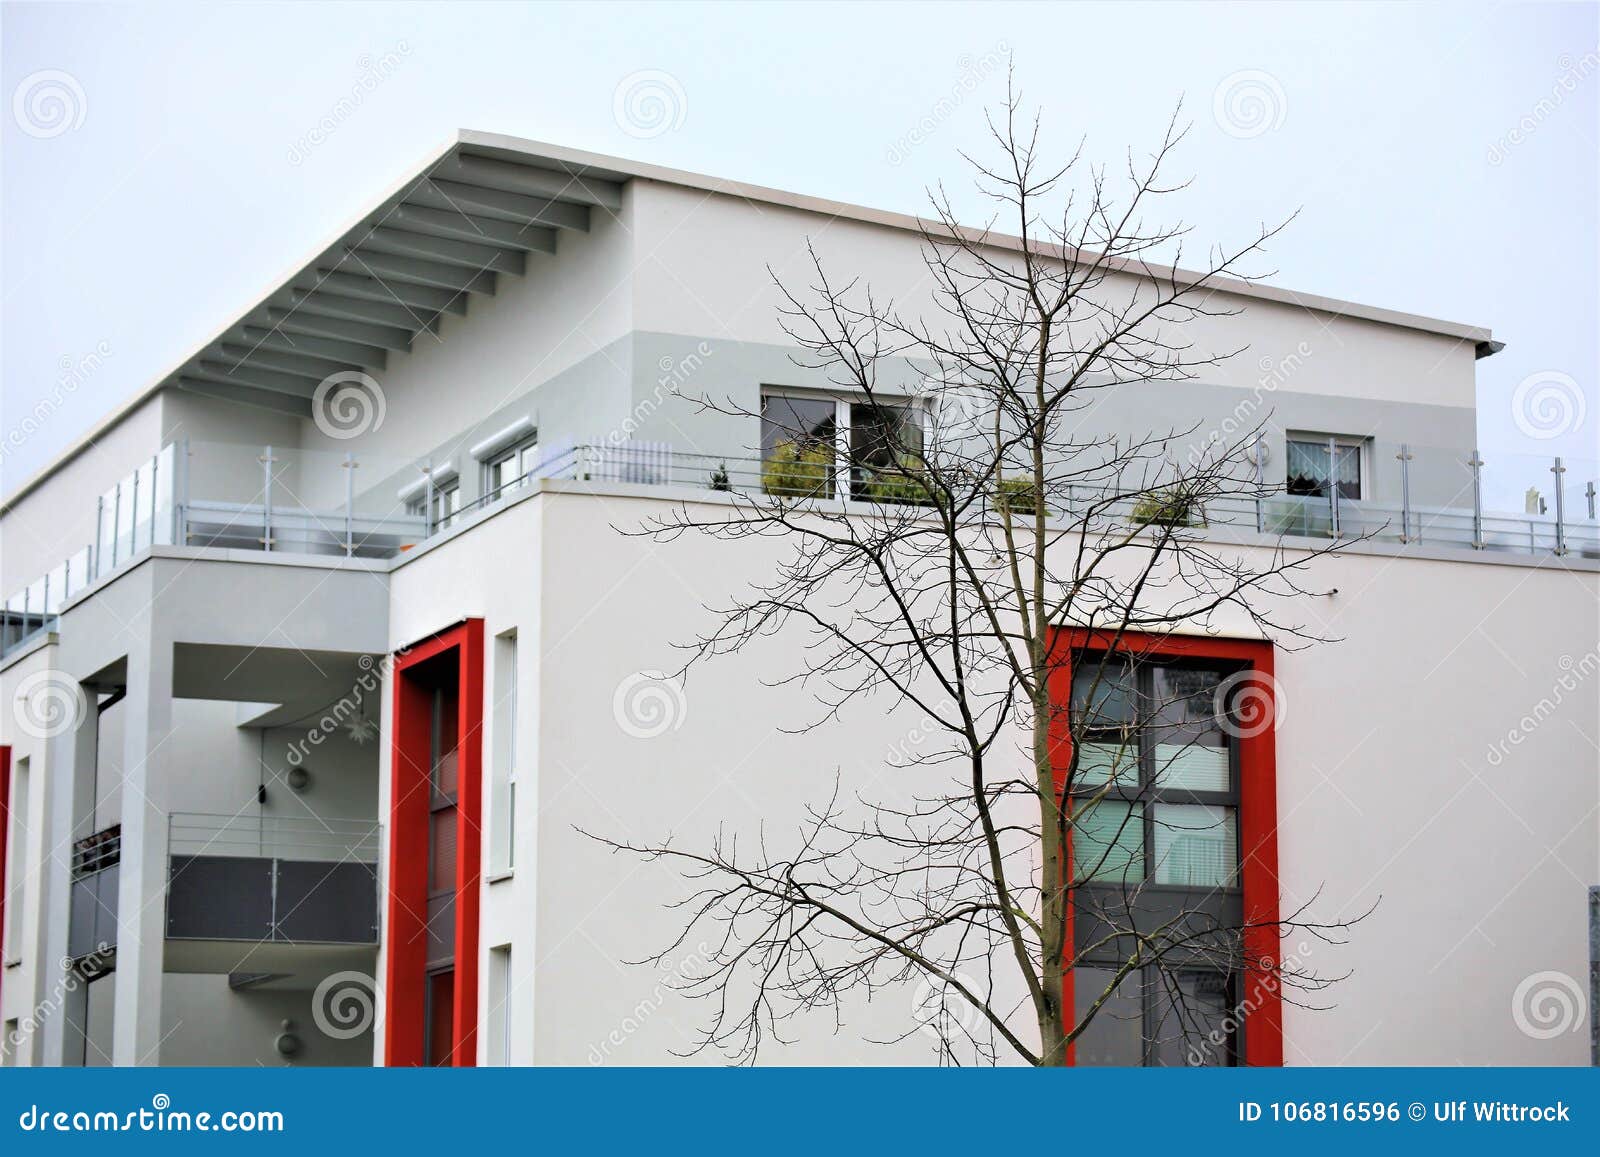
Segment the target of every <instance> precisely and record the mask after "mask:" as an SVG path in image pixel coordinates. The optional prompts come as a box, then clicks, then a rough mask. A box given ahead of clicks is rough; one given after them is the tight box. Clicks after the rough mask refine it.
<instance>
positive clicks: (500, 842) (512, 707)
mask: <svg viewBox="0 0 1600 1157" xmlns="http://www.w3.org/2000/svg"><path fill="white" fill-rule="evenodd" d="M491 694H492V695H493V702H494V714H493V715H492V717H491V718H492V719H493V726H494V735H493V739H494V764H493V767H492V769H491V775H492V776H493V779H492V780H491V785H492V786H491V791H492V798H491V800H490V812H489V815H490V821H491V824H492V831H491V833H490V845H489V869H490V871H491V872H494V873H504V872H509V871H510V870H511V869H512V867H513V866H514V865H515V863H516V855H517V832H516V813H517V633H516V632H515V631H507V632H506V633H505V634H503V635H498V636H496V637H495V641H494V686H493V688H492V689H491Z"/></svg>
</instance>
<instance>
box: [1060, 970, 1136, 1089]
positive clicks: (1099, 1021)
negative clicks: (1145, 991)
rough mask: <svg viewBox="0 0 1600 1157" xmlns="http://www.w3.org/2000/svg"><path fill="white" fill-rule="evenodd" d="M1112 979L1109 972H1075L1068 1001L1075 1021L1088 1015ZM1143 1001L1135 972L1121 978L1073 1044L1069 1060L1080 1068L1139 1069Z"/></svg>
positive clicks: (1113, 973) (1112, 974)
mask: <svg viewBox="0 0 1600 1157" xmlns="http://www.w3.org/2000/svg"><path fill="white" fill-rule="evenodd" d="M1115 975H1116V972H1115V970H1113V969H1110V968H1083V967H1079V968H1075V969H1073V973H1072V1000H1073V1004H1074V1005H1075V1006H1076V1012H1077V1017H1078V1021H1079V1022H1081V1021H1082V1020H1083V1018H1084V1017H1085V1016H1087V1015H1088V1014H1089V1009H1090V1008H1092V1007H1093V1006H1094V1002H1095V1001H1097V1000H1099V999H1100V997H1101V995H1102V994H1103V993H1104V992H1105V991H1106V987H1107V986H1108V985H1109V984H1110V983H1111V978H1112V977H1113V976H1115ZM1143 1008H1144V1000H1143V996H1142V994H1141V992H1140V978H1139V974H1138V973H1137V972H1133V973H1130V974H1129V975H1127V976H1125V977H1123V978H1122V983H1120V984H1118V985H1117V987H1116V990H1115V991H1114V992H1112V994H1111V995H1110V996H1109V997H1107V998H1106V1001H1105V1003H1104V1004H1102V1005H1101V1006H1100V1010H1099V1011H1098V1012H1096V1013H1095V1014H1094V1019H1093V1020H1091V1021H1090V1022H1089V1027H1088V1028H1086V1029H1084V1030H1083V1033H1082V1035H1080V1036H1079V1037H1078V1039H1077V1040H1076V1041H1074V1042H1073V1050H1072V1051H1073V1060H1074V1062H1075V1063H1076V1064H1080V1065H1141V1064H1143V1063H1144V1044H1143V1041H1144V1011H1143Z"/></svg>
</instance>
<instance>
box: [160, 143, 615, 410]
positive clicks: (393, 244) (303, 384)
mask: <svg viewBox="0 0 1600 1157" xmlns="http://www.w3.org/2000/svg"><path fill="white" fill-rule="evenodd" d="M626 179H627V174H625V173H621V172H616V171H612V170H606V169H601V168H598V167H596V166H593V165H587V164H581V163H574V162H571V161H562V160H557V159H555V158H547V157H538V156H531V155H529V154H528V153H526V152H521V151H518V150H514V149H507V148H499V147H495V146H493V145H491V144H485V143H473V142H471V141H468V140H466V139H457V140H456V141H453V142H452V143H451V145H450V146H449V147H448V148H446V149H445V150H444V151H443V152H442V153H440V154H439V155H438V156H436V157H435V158H434V159H433V160H431V161H430V162H429V163H427V164H426V165H424V166H423V167H422V169H421V170H420V171H419V172H418V173H416V174H415V175H413V176H411V177H409V178H407V179H406V180H405V181H404V182H403V183H402V184H401V185H400V186H399V187H398V188H397V189H395V190H394V191H392V192H391V193H390V194H389V195H388V196H387V197H385V198H384V199H383V200H382V201H381V202H380V203H379V204H378V205H377V206H376V207H375V208H373V209H372V211H371V212H369V213H367V214H366V215H365V216H363V217H362V218H361V219H360V220H359V221H357V222H356V223H355V224H354V225H352V226H351V227H350V228H348V229H346V230H345V231H344V232H343V233H341V234H340V235H339V236H338V237H337V238H336V239H334V240H333V241H332V242H331V243H330V244H327V245H326V246H324V247H323V248H321V249H320V250H318V251H317V252H316V254H315V256H313V257H312V258H311V259H310V260H309V261H307V262H305V264H304V265H302V266H301V267H300V268H299V269H298V270H297V271H296V272H294V273H293V274H291V275H290V276H289V277H288V279H287V280H285V281H283V282H282V283H281V284H280V285H279V286H278V288H277V289H276V290H274V291H272V292H270V293H268V294H267V296H265V297H264V298H262V299H261V300H260V301H258V302H257V303H256V304H255V305H254V306H253V307H252V308H251V309H250V310H249V311H248V312H246V313H245V314H243V315H242V316H240V317H239V318H238V320H237V321H235V322H234V324H233V325H232V326H231V327H229V328H228V329H227V330H225V331H224V332H223V333H221V334H219V335H218V336H217V337H216V338H215V339H214V340H213V341H211V342H210V343H209V344H207V345H206V346H205V347H204V348H203V349H201V350H200V351H199V352H197V353H196V354H194V355H193V356H192V357H191V358H189V360H188V361H186V362H184V363H183V364H182V365H180V366H179V367H178V368H177V369H176V370H174V371H173V373H172V374H171V375H170V376H169V377H168V378H167V379H166V380H165V382H164V383H163V384H164V385H170V386H174V387H176V388H178V389H180V390H183V391H186V392H188V393H192V394H200V395H203V396H206V397H211V398H220V399H222V400H224V401H230V402H241V403H245V404H249V405H254V406H261V407H264V408H266V409H269V410H274V411H277V412H279V413H284V414H290V415H293V416H296V417H310V416H311V413H312V397H313V395H314V394H315V392H316V390H317V388H318V386H319V385H320V384H321V383H322V382H323V381H325V380H326V379H327V378H329V377H330V376H332V375H335V374H347V373H351V372H355V373H365V372H371V371H374V370H382V369H383V368H384V366H385V363H386V360H387V358H388V356H389V354H390V353H391V352H404V351H408V350H409V349H410V348H411V343H412V341H413V340H415V339H416V337H417V336H418V335H419V334H421V333H422V332H423V331H424V330H427V331H429V332H433V333H437V332H438V330H439V327H440V324H441V322H442V320H443V318H444V316H445V315H446V314H457V315H460V314H465V313H466V312H467V311H468V310H469V309H470V308H471V303H472V299H473V298H474V297H479V296H488V295H491V294H493V293H494V292H495V289H496V288H497V286H498V284H499V283H500V279H502V278H504V277H507V276H511V277H517V276H521V275H522V274H523V273H525V272H526V271H527V269H528V266H529V263H530V262H536V261H539V260H542V259H543V258H544V257H545V256H546V255H548V254H552V253H554V252H555V251H556V246H557V245H558V244H559V243H560V237H561V234H562V233H566V232H571V231H586V230H587V229H588V228H589V218H590V214H591V213H592V212H593V211H594V210H596V209H599V210H601V211H602V212H605V211H614V210H616V209H619V208H620V207H621V205H622V182H623V181H624V180H626Z"/></svg>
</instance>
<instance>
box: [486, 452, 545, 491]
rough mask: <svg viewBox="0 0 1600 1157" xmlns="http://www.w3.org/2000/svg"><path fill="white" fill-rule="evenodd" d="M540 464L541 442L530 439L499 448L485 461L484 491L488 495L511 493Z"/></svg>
mask: <svg viewBox="0 0 1600 1157" xmlns="http://www.w3.org/2000/svg"><path fill="white" fill-rule="evenodd" d="M538 465H539V443H538V442H537V441H533V440H529V441H526V442H519V443H517V444H516V445H514V446H509V447H507V448H506V449H504V450H498V451H496V452H495V453H494V454H493V455H491V456H490V457H488V458H486V459H484V463H483V493H484V495H485V496H486V497H491V498H492V497H495V496H496V495H499V494H509V493H510V492H511V491H513V490H515V489H517V488H518V487H519V486H521V485H522V484H523V482H524V481H525V480H526V479H527V478H528V476H529V475H531V474H532V473H533V471H534V468H535V467H536V466H538Z"/></svg>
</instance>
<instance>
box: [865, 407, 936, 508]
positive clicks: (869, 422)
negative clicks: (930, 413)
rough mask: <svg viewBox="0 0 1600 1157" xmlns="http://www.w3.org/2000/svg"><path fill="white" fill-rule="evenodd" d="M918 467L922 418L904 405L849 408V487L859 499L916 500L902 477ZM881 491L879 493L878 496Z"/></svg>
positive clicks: (914, 487)
mask: <svg viewBox="0 0 1600 1157" xmlns="http://www.w3.org/2000/svg"><path fill="white" fill-rule="evenodd" d="M921 465H922V415H921V413H920V412H919V411H917V410H914V409H912V408H910V407H908V406H881V405H877V404H875V403H872V402H852V403H851V405H850V484H851V491H852V493H853V494H854V495H856V496H857V497H861V498H906V499H911V498H916V497H920V496H921V495H920V494H919V493H918V491H919V490H920V487H918V486H917V484H916V481H915V480H914V479H911V478H907V477H906V473H907V472H914V471H916V470H918V469H919V468H920V467H921ZM879 492H881V493H879Z"/></svg>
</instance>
